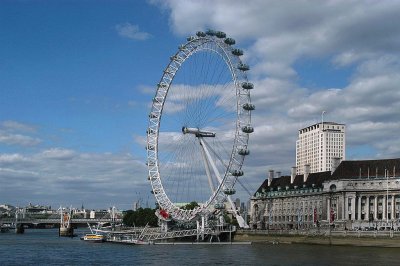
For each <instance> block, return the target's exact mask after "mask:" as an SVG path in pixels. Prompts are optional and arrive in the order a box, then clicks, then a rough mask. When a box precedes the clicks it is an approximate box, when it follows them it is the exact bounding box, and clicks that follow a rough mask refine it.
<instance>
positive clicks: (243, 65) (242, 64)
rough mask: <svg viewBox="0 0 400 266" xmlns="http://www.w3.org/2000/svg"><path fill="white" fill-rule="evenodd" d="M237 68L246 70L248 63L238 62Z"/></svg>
mask: <svg viewBox="0 0 400 266" xmlns="http://www.w3.org/2000/svg"><path fill="white" fill-rule="evenodd" d="M238 69H239V70H242V71H248V70H250V67H249V65H247V64H244V63H240V64H239V65H238Z"/></svg>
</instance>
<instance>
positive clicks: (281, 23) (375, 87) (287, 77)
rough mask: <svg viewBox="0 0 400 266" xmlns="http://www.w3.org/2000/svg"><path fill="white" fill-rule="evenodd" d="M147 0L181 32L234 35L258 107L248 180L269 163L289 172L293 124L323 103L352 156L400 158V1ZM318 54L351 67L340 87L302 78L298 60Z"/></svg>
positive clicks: (312, 119)
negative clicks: (365, 150)
mask: <svg viewBox="0 0 400 266" xmlns="http://www.w3.org/2000/svg"><path fill="white" fill-rule="evenodd" d="M152 3H154V4H156V5H158V6H160V7H161V8H162V9H163V10H164V11H166V12H168V13H169V15H170V25H171V28H172V31H173V32H175V33H176V34H178V35H192V34H193V33H194V32H196V31H197V30H206V29H207V28H212V29H216V30H223V31H224V32H226V33H227V35H228V36H229V37H233V38H235V39H236V41H237V44H236V46H238V47H240V45H241V44H243V45H245V47H241V48H245V49H244V50H245V55H244V56H243V57H242V59H243V60H244V61H245V62H248V63H249V64H250V66H251V71H250V76H249V78H250V80H251V81H252V82H253V83H254V84H255V88H254V90H252V101H253V103H254V104H255V105H256V110H255V111H254V112H253V118H252V121H253V125H254V127H255V132H254V133H253V134H251V136H250V149H251V150H252V152H251V155H250V156H249V157H248V158H247V159H246V163H245V164H246V167H245V169H248V171H249V175H246V177H248V178H250V179H253V180H255V179H257V178H259V177H260V176H263V177H265V173H266V171H267V169H268V168H270V167H281V169H275V170H281V171H283V172H284V173H285V172H286V173H289V172H290V166H292V165H293V163H294V160H295V154H294V151H295V141H296V138H297V130H298V129H300V128H302V127H304V126H307V125H309V124H312V123H317V122H319V121H321V112H322V111H323V110H326V111H327V113H326V115H325V121H327V120H330V121H335V122H339V123H345V124H346V125H347V136H348V138H347V145H348V147H350V149H354V150H350V151H348V153H349V154H351V155H352V156H351V157H352V158H351V159H357V158H365V157H364V154H362V153H358V154H357V152H355V151H357V150H362V148H361V147H363V146H364V145H368V146H369V147H370V149H371V150H372V152H374V153H375V154H376V156H380V157H381V158H388V157H389V156H394V157H399V148H395V147H400V140H399V137H398V134H397V132H398V126H397V125H398V119H399V116H400V89H399V85H398V84H400V75H399V74H398V73H400V47H399V45H398V44H399V43H400V28H399V27H398V26H397V25H398V24H400V16H399V15H398V14H399V13H400V2H397V1H361V2H360V1H325V2H321V1H279V2H276V1H265V0H258V1H246V2H243V1H211V0H209V1H201V2H199V1H179V0H170V1H152ZM315 59H316V61H318V60H322V61H324V62H327V65H330V66H331V67H332V68H336V69H338V70H342V69H350V70H349V71H350V72H351V74H350V75H349V77H348V80H347V84H345V85H344V86H341V87H337V86H336V87H335V86H333V85H332V86H328V88H329V89H326V86H324V88H322V87H321V88H318V87H317V88H307V87H304V86H302V85H300V84H299V74H298V73H297V70H296V67H297V66H296V63H297V62H298V61H299V60H315ZM315 75H318V73H316V74H315ZM333 75H334V74H333ZM300 78H301V77H300ZM318 78H319V77H318V76H316V79H318ZM396 152H397V153H396ZM262 165H264V167H262Z"/></svg>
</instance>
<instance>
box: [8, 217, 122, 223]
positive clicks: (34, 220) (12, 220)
mask: <svg viewBox="0 0 400 266" xmlns="http://www.w3.org/2000/svg"><path fill="white" fill-rule="evenodd" d="M111 222H114V223H121V222H122V219H120V218H115V219H111V218H97V219H86V218H72V219H71V220H70V223H71V224H87V223H89V224H97V223H111ZM12 223H15V218H9V217H7V218H0V224H12ZM18 223H19V224H60V223H61V219H60V218H48V219H45V218H19V219H18Z"/></svg>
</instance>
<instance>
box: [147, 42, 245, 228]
mask: <svg viewBox="0 0 400 266" xmlns="http://www.w3.org/2000/svg"><path fill="white" fill-rule="evenodd" d="M209 43H211V44H213V45H216V48H217V49H219V50H218V51H217V49H216V50H213V52H215V53H217V54H219V55H220V56H222V58H223V59H224V61H225V63H226V65H227V67H228V69H229V72H230V74H231V75H232V81H233V84H234V85H235V89H236V117H237V118H236V119H237V120H236V127H235V135H234V139H233V141H232V142H233V147H232V151H231V156H230V160H229V165H228V167H227V169H226V172H225V173H224V176H223V180H222V182H220V183H219V185H218V188H217V189H216V190H215V191H214V193H212V194H211V195H210V197H209V199H208V200H207V201H206V202H205V203H203V204H201V206H200V207H197V208H195V209H194V210H182V209H180V208H179V207H177V206H176V205H175V204H174V203H173V202H172V201H171V200H170V199H169V197H168V195H167V193H166V192H165V189H164V187H163V184H162V182H161V174H160V170H159V158H158V140H159V133H160V131H159V129H160V124H161V118H162V113H163V108H164V104H165V101H166V97H167V95H168V92H169V89H170V87H171V84H172V83H173V80H174V77H175V74H176V73H177V72H178V71H179V70H180V68H181V66H182V64H183V63H184V62H185V61H186V60H187V59H188V58H190V57H191V56H192V55H194V54H195V53H197V52H199V51H202V50H206V49H209V47H205V44H209ZM233 50H234V49H233V48H232V46H231V45H229V44H227V43H226V42H223V41H222V40H221V39H220V38H217V37H215V36H212V35H211V36H210V35H205V36H197V37H190V39H188V42H187V43H186V44H184V45H181V46H179V49H178V51H177V52H176V53H175V55H174V56H172V57H171V58H170V62H169V64H168V65H167V67H166V68H165V69H164V72H163V75H162V77H161V79H160V82H159V83H158V85H157V90H156V94H155V97H154V98H153V103H152V108H151V112H150V115H149V125H148V130H147V146H146V148H147V165H148V174H149V177H148V178H149V180H150V183H151V186H152V192H153V194H154V196H155V198H156V200H157V202H158V204H159V205H160V208H162V209H164V210H166V211H167V212H168V213H169V214H170V215H171V216H172V217H173V218H174V219H177V220H191V219H193V218H194V217H195V216H196V215H197V214H199V213H203V212H205V211H206V210H207V209H208V208H209V206H210V205H211V204H212V203H213V202H215V200H216V199H221V200H223V199H224V198H225V197H226V195H225V194H224V193H222V189H223V188H224V187H229V188H232V189H233V186H234V184H235V182H236V180H237V178H238V176H239V173H242V174H243V172H242V170H241V168H242V165H243V161H244V157H245V155H246V154H240V149H245V150H247V146H248V139H249V136H248V135H249V133H251V132H245V130H243V128H247V127H249V128H251V112H250V110H245V109H244V107H243V106H244V105H245V104H250V105H251V100H250V92H249V90H247V89H244V86H243V84H244V83H248V79H247V75H246V73H245V71H243V70H241V69H240V67H239V66H241V65H245V64H243V63H242V61H241V59H240V58H239V55H235V54H234V53H233V52H232V51H233ZM234 171H236V172H234Z"/></svg>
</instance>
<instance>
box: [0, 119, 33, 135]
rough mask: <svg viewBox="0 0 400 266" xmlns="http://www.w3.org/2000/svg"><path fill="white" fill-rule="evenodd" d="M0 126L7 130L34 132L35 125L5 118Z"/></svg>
mask: <svg viewBox="0 0 400 266" xmlns="http://www.w3.org/2000/svg"><path fill="white" fill-rule="evenodd" d="M1 127H2V128H3V129H4V130H7V131H19V132H21V131H24V132H36V127H35V126H32V125H28V124H24V123H20V122H17V121H12V120H7V121H3V122H2V123H1Z"/></svg>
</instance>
